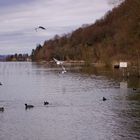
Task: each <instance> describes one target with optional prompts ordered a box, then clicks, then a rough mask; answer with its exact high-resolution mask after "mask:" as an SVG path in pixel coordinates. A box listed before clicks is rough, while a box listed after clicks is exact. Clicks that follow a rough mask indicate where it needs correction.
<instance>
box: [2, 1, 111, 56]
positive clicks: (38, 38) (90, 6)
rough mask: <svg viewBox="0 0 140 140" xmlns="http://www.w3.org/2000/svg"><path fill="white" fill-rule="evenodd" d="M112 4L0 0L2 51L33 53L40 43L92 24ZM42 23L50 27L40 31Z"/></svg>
mask: <svg viewBox="0 0 140 140" xmlns="http://www.w3.org/2000/svg"><path fill="white" fill-rule="evenodd" d="M112 7H113V6H112V5H110V4H109V0H0V55H3V54H4V55H5V54H15V53H28V54H30V53H31V51H32V49H35V48H36V45H37V44H41V45H43V43H44V41H45V40H49V39H51V38H53V37H54V36H55V35H56V34H58V35H60V36H62V35H64V34H67V33H70V32H72V31H74V30H75V29H77V28H79V27H81V26H82V25H84V24H92V23H94V22H95V21H96V20H97V19H100V18H102V17H103V16H104V15H105V13H106V12H107V11H108V10H111V9H112ZM38 26H43V27H45V28H46V30H41V29H39V30H38V31H37V32H36V31H35V28H36V27H38Z"/></svg>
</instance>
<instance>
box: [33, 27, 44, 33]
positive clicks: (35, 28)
mask: <svg viewBox="0 0 140 140" xmlns="http://www.w3.org/2000/svg"><path fill="white" fill-rule="evenodd" d="M38 29H42V30H46V28H45V27H43V26H38V27H37V28H35V30H36V32H37V30H38Z"/></svg>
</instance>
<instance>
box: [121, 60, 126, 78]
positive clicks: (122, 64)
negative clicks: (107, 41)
mask: <svg viewBox="0 0 140 140" xmlns="http://www.w3.org/2000/svg"><path fill="white" fill-rule="evenodd" d="M120 68H123V76H124V69H125V68H127V62H120Z"/></svg>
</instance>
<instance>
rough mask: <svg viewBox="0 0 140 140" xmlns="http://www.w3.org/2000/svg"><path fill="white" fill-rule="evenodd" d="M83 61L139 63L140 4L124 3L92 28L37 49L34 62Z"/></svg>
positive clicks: (137, 0)
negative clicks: (54, 58) (52, 60)
mask: <svg viewBox="0 0 140 140" xmlns="http://www.w3.org/2000/svg"><path fill="white" fill-rule="evenodd" d="M53 57H56V58H58V59H61V60H85V61H87V62H89V63H90V62H103V63H105V64H107V65H109V64H111V63H112V62H114V61H129V62H131V63H134V64H136V65H137V64H138V63H139V61H140V0H125V1H124V2H122V3H121V4H120V5H119V6H118V7H115V8H113V9H112V11H108V12H107V13H106V14H105V15H104V17H103V18H101V19H99V20H97V21H96V22H95V23H94V24H92V25H84V26H82V27H80V28H78V29H77V30H75V31H73V32H72V33H70V34H66V35H64V36H62V37H60V36H58V35H56V36H55V37H54V38H53V39H51V40H48V41H45V42H44V45H43V46H41V45H38V46H37V47H36V49H35V50H33V51H32V59H33V61H39V60H47V61H48V60H51V59H52V58H53Z"/></svg>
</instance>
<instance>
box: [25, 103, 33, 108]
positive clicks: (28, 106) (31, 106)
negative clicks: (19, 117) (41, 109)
mask: <svg viewBox="0 0 140 140" xmlns="http://www.w3.org/2000/svg"><path fill="white" fill-rule="evenodd" d="M33 107H34V106H33V105H27V104H25V108H26V109H28V108H29V109H30V108H33Z"/></svg>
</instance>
